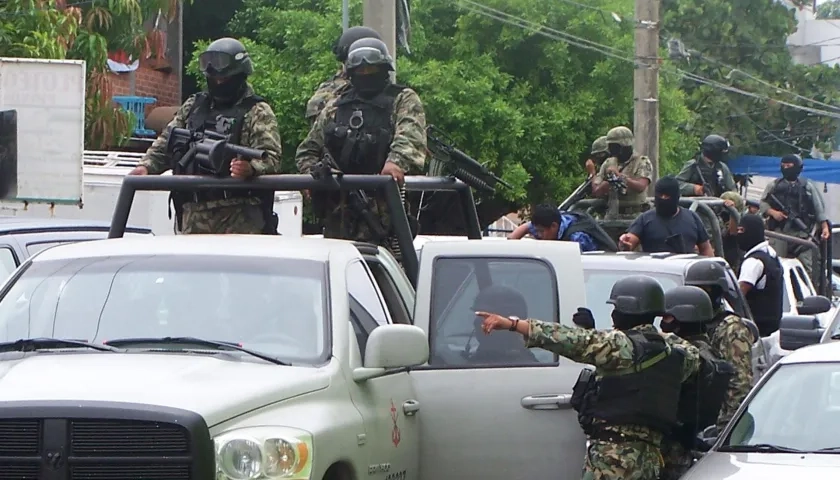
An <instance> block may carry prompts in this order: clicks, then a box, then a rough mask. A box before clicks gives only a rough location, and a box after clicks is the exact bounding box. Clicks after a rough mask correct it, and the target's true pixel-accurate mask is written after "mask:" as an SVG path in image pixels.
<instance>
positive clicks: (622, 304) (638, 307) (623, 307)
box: [607, 275, 665, 315]
mask: <svg viewBox="0 0 840 480" xmlns="http://www.w3.org/2000/svg"><path fill="white" fill-rule="evenodd" d="M607 303H609V304H611V305H613V306H615V310H616V311H618V312H620V313H625V314H627V315H644V314H653V315H660V314H662V312H663V311H664V310H665V292H664V291H663V290H662V285H660V284H659V282H657V281H656V279H654V278H653V277H648V276H646V275H632V276H629V277H625V278H622V279H621V280H619V281H617V282H615V285H613V287H612V291H610V299H609V300H607Z"/></svg>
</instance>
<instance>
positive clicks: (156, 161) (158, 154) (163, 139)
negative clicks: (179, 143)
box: [138, 95, 195, 175]
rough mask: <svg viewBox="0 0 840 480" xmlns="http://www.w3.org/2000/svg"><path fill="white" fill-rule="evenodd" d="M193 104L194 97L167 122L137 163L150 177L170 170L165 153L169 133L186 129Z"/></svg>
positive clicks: (168, 159) (168, 160)
mask: <svg viewBox="0 0 840 480" xmlns="http://www.w3.org/2000/svg"><path fill="white" fill-rule="evenodd" d="M193 103H195V95H193V96H191V97H190V98H188V99H187V100H186V101H185V102H184V104H183V105H181V108H179V109H178V111H177V112H175V117H174V118H173V119H172V121H171V122H169V125H167V126H166V127H165V128H164V129H163V131H162V132H160V135H159V136H158V138H156V139H155V141H154V142H153V143H152V146H151V147H149V149H148V150H146V154H145V155H143V158H142V159H141V160H140V162H139V163H138V164H139V165H140V166H143V167H146V169H147V170H148V171H149V174H150V175H159V174H161V173H163V172H165V171H167V170H169V169H170V168H172V166H171V165H170V158H169V154H167V153H166V144H167V143H168V142H169V131H170V130H172V129H173V128H186V125H187V115H189V113H190V110H191V109H192V106H193Z"/></svg>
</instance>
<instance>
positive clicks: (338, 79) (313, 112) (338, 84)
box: [306, 70, 350, 127]
mask: <svg viewBox="0 0 840 480" xmlns="http://www.w3.org/2000/svg"><path fill="white" fill-rule="evenodd" d="M349 86H350V82H349V80H347V76H346V75H345V74H344V70H339V71H338V73H336V74H335V75H334V76H333V78H331V79H329V80H327V81H326V82H324V83H322V84H320V85H318V89H317V90H315V93H314V94H313V95H312V98H310V99H309V102H308V103H307V104H306V121H308V122H309V125H310V127H311V126H312V124H314V123H315V119H317V118H318V114H319V113H321V110H323V109H324V107H326V106H327V104H328V103H330V101H331V100H332V99H334V98H336V97H338V96H340V95H341V94H342V93H343V92H344V91H345V90H347V88H348V87H349Z"/></svg>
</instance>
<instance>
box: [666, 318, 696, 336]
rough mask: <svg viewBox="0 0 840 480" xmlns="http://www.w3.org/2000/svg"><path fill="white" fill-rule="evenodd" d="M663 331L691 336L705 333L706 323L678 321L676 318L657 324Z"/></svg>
mask: <svg viewBox="0 0 840 480" xmlns="http://www.w3.org/2000/svg"><path fill="white" fill-rule="evenodd" d="M659 329H660V330H662V331H663V332H664V333H674V334H676V335H679V336H680V337H681V338H684V339H685V338H691V337H696V336H698V335H702V334H704V333H706V325H705V324H702V323H680V321H679V320H677V319H676V318H675V319H674V320H672V321H670V322H668V323H666V322H662V323H660V324H659Z"/></svg>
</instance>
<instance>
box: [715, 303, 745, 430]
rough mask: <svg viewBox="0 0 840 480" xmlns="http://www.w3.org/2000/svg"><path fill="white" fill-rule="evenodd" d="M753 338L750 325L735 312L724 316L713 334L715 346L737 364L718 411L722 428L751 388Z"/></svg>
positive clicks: (723, 356) (723, 355)
mask: <svg viewBox="0 0 840 480" xmlns="http://www.w3.org/2000/svg"><path fill="white" fill-rule="evenodd" d="M752 340H753V335H752V333H751V332H750V330H749V328H747V326H746V325H744V323H743V322H741V319H740V318H739V317H738V316H736V315H729V316H727V317H726V318H724V319H723V321H721V323H720V325H718V327H717V328H715V333H714V335H713V336H712V347H713V348H714V349H715V350H717V352H718V353H720V356H721V357H722V358H723V360H726V361H727V362H729V363H731V364H732V366H733V367H735V376H733V377H732V379H731V380H730V381H729V389H728V390H727V392H726V398H725V399H724V401H723V406H722V407H721V409H720V414H719V415H718V421H717V426H718V428H720V429H722V428H723V427H725V426H726V424H727V423H729V420H730V419H732V416H733V415H735V411H736V410H737V409H738V407H739V406H740V405H741V402H743V401H744V398H746V396H747V394H748V393H750V388H752V381H753V368H752Z"/></svg>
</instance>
